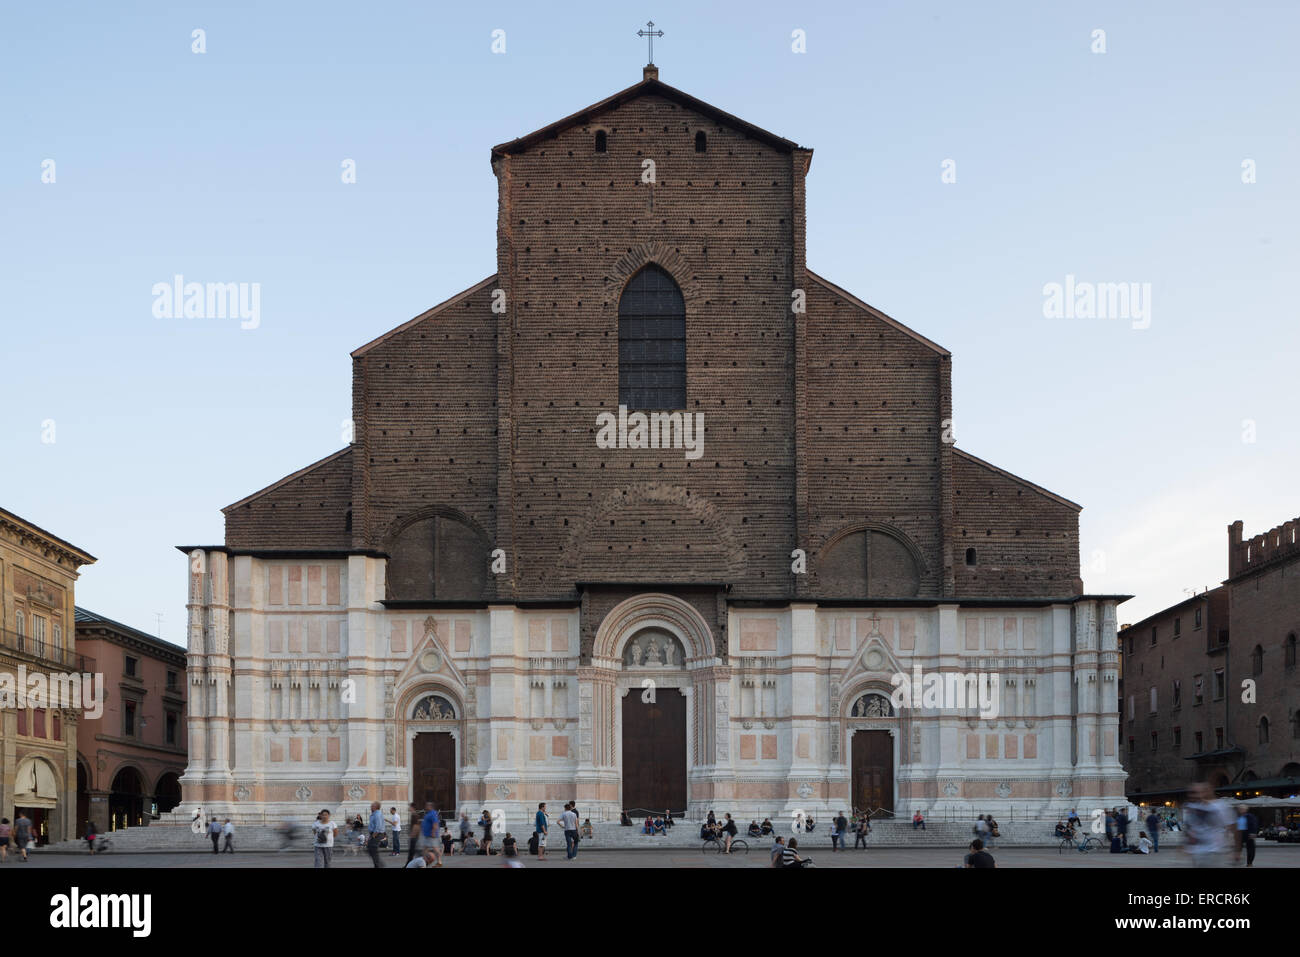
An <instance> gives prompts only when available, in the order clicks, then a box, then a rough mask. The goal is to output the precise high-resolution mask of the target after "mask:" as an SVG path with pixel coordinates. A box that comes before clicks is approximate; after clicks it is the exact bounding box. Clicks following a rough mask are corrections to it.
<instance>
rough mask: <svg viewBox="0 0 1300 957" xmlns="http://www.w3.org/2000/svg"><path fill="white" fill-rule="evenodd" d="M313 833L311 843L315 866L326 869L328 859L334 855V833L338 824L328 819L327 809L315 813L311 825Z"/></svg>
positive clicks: (328, 862)
mask: <svg viewBox="0 0 1300 957" xmlns="http://www.w3.org/2000/svg"><path fill="white" fill-rule="evenodd" d="M311 830H312V834H313V835H314V839H313V844H314V846H315V848H316V852H315V856H316V867H317V869H319V870H327V869H328V868H329V866H330V861H331V859H332V858H333V857H334V834H335V832H336V831H337V830H338V825H336V824H335V823H334V822H333V821H331V820H330V812H329V811H321V812H320V813H319V814H317V815H316V821H315V823H313V824H312V826H311Z"/></svg>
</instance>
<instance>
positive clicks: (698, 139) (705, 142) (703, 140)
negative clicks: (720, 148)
mask: <svg viewBox="0 0 1300 957" xmlns="http://www.w3.org/2000/svg"><path fill="white" fill-rule="evenodd" d="M708 148H709V138H708V137H707V136H705V135H704V131H703V130H700V131H699V132H698V133H696V134H695V152H697V153H703V152H704V151H705V150H707V149H708Z"/></svg>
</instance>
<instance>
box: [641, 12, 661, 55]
mask: <svg viewBox="0 0 1300 957" xmlns="http://www.w3.org/2000/svg"><path fill="white" fill-rule="evenodd" d="M646 26H647V27H649V29H647V30H638V31H637V32H636V35H637V36H639V37H646V38H647V39H648V41H649V43H650V59H649V61H647V62H649V63H654V61H655V37H661V36H663V35H664V32H663V31H662V30H656V29H655V22H654V21H653V20H650V21H648V22H647V23H646Z"/></svg>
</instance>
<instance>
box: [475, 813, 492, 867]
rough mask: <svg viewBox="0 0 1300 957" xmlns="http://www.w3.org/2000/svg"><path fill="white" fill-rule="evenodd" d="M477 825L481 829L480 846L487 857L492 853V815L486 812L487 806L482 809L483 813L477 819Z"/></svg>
mask: <svg viewBox="0 0 1300 957" xmlns="http://www.w3.org/2000/svg"><path fill="white" fill-rule="evenodd" d="M478 826H479V827H481V828H482V829H483V840H482V841H481V842H480V846H481V847H482V848H483V853H484V854H486V855H488V856H489V857H490V856H491V855H492V815H491V814H489V813H488V811H487V808H484V809H483V815H482V817H480V818H479V819H478Z"/></svg>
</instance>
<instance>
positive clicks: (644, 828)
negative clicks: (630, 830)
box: [641, 814, 655, 834]
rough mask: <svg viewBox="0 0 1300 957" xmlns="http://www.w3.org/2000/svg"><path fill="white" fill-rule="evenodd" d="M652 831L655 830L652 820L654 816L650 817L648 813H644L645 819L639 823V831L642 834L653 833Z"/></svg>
mask: <svg viewBox="0 0 1300 957" xmlns="http://www.w3.org/2000/svg"><path fill="white" fill-rule="evenodd" d="M654 832H655V822H654V818H652V817H650V815H648V814H647V815H646V819H645V823H644V824H642V825H641V833H642V834H653V833H654Z"/></svg>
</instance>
